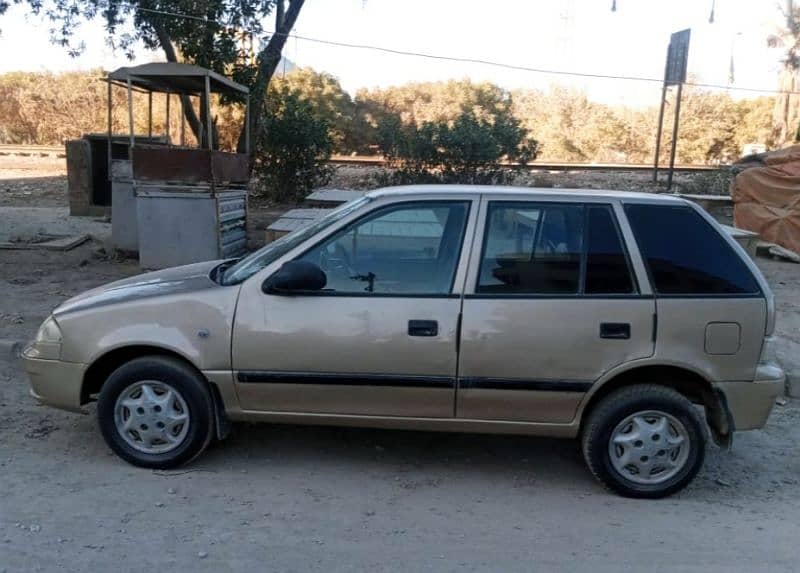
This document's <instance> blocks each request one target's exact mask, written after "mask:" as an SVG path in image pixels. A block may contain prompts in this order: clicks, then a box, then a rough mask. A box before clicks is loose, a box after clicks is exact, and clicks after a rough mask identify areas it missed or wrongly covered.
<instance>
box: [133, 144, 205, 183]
mask: <svg viewBox="0 0 800 573" xmlns="http://www.w3.org/2000/svg"><path fill="white" fill-rule="evenodd" d="M131 151H132V156H133V178H134V179H135V180H137V181H178V182H181V183H193V182H210V181H211V161H210V158H209V153H210V152H209V151H208V150H207V149H185V148H175V147H160V146H144V145H143V146H136V147H134V148H133V149H132V150H131Z"/></svg>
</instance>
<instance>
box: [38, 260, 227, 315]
mask: <svg viewBox="0 0 800 573" xmlns="http://www.w3.org/2000/svg"><path fill="white" fill-rule="evenodd" d="M221 262H223V261H221V260H220V261H205V262H202V263H194V264H191V265H184V266H180V267H173V268H169V269H164V270H160V271H153V272H149V273H144V274H141V275H136V276H133V277H130V278H127V279H122V280H119V281H114V282H113V283H108V284H106V285H103V286H100V287H97V288H94V289H91V290H88V291H86V292H84V293H81V294H79V295H78V296H75V297H72V298H71V299H69V300H67V301H65V302H64V303H63V304H61V305H60V306H59V307H58V308H56V309H55V310H54V311H53V314H54V315H56V317H58V316H59V315H63V314H66V313H71V312H76V311H80V310H87V309H90V308H98V307H103V306H108V305H112V304H119V303H124V302H129V301H132V300H138V299H144V298H153V297H162V296H167V295H174V294H180V293H186V292H194V291H198V290H204V289H210V288H224V287H221V286H220V285H219V284H217V283H216V282H214V281H213V280H211V278H210V276H209V275H210V273H211V271H212V270H213V269H214V267H216V266H217V265H219V264H220V263H221Z"/></svg>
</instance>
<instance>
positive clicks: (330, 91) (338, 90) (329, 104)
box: [267, 68, 364, 153]
mask: <svg viewBox="0 0 800 573" xmlns="http://www.w3.org/2000/svg"><path fill="white" fill-rule="evenodd" d="M284 90H289V91H290V92H292V93H293V94H295V95H296V96H297V97H298V98H300V99H301V100H303V101H305V102H307V103H308V104H309V106H310V108H311V110H312V113H313V114H314V115H315V116H316V117H317V118H320V119H324V120H325V121H326V123H327V124H328V130H329V134H330V138H331V142H332V145H333V149H334V150H335V151H336V152H338V153H348V152H351V151H361V150H362V149H363V141H361V138H360V136H359V133H360V132H362V131H363V129H362V127H361V126H360V125H357V124H360V123H361V122H363V121H364V119H363V117H361V116H359V115H358V114H357V113H356V106H355V104H354V103H353V99H352V98H351V97H350V94H348V93H347V92H346V91H345V90H344V89H342V86H341V84H340V83H339V80H337V79H336V78H335V77H334V76H332V75H331V74H328V73H325V72H317V71H315V70H313V69H311V68H298V69H295V70H292V71H291V72H289V73H287V74H286V75H285V76H281V75H277V76H275V77H274V78H272V81H271V82H270V85H269V89H268V92H267V100H269V99H271V98H273V97H279V96H280V93H281V92H282V91H284Z"/></svg>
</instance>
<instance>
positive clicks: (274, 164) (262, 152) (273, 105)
mask: <svg viewBox="0 0 800 573" xmlns="http://www.w3.org/2000/svg"><path fill="white" fill-rule="evenodd" d="M331 150H332V142H331V137H330V134H329V126H328V122H327V121H326V120H325V119H324V118H322V117H320V116H318V115H317V114H315V113H314V109H313V107H312V106H311V104H309V103H308V101H305V100H303V99H302V98H301V97H300V96H298V94H296V93H294V92H293V91H290V90H289V89H283V90H280V91H276V92H272V91H271V92H270V98H269V101H268V102H267V105H266V109H265V117H264V129H263V131H262V132H261V133H260V134H259V138H258V150H257V153H256V159H255V166H254V172H255V175H256V178H257V180H258V187H257V190H258V192H260V194H263V195H266V196H267V197H269V198H270V199H272V200H274V201H279V202H299V201H302V200H303V199H304V198H305V196H306V195H307V194H308V193H309V192H310V191H311V190H312V189H314V188H315V187H319V186H320V185H324V184H326V183H327V182H328V181H330V178H331V175H332V170H331V168H330V167H328V166H327V165H325V163H324V162H325V161H326V160H328V159H329V158H330V156H331Z"/></svg>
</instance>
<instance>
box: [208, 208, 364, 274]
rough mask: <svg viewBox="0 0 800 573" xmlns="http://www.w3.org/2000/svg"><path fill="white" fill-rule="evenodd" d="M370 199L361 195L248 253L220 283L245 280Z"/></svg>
mask: <svg viewBox="0 0 800 573" xmlns="http://www.w3.org/2000/svg"><path fill="white" fill-rule="evenodd" d="M371 200H372V199H370V198H369V197H362V198H360V199H356V200H355V201H351V202H350V203H345V204H344V205H342V206H341V207H339V208H338V209H335V210H334V211H331V212H330V213H328V214H327V215H325V216H324V217H322V218H320V219H317V220H316V221H314V222H313V223H311V224H310V225H308V226H307V227H302V228H300V229H297V230H295V231H292V232H291V233H289V234H287V235H284V236H283V237H281V238H280V239H277V240H275V241H272V242H271V243H269V244H268V245H266V246H264V247H262V248H261V249H259V250H257V251H254V252H252V253H250V254H249V255H247V256H246V257H244V258H243V259H242V260H240V261H239V262H237V263H236V264H235V265H233V266H232V267H231V268H229V269H227V270H226V271H225V274H224V276H223V277H222V284H224V285H233V284H238V283H240V282H242V281H245V280H247V279H248V278H250V277H251V276H253V275H254V274H256V273H257V272H258V271H260V270H261V269H263V268H264V267H266V266H267V265H269V264H270V263H272V262H273V261H274V260H275V259H277V258H279V257H281V256H283V255H285V254H286V253H288V252H289V251H291V250H292V249H293V248H295V247H296V246H297V245H299V244H300V243H302V242H303V241H305V240H306V239H309V238H310V237H312V236H314V235H316V234H317V233H319V232H320V231H322V230H323V229H326V228H327V227H329V226H331V225H333V224H334V223H335V222H336V221H339V220H341V219H343V218H344V217H346V216H347V215H349V214H350V213H352V212H353V211H355V210H356V209H359V208H360V207H361V206H363V205H365V204H366V203H368V202H370V201H371Z"/></svg>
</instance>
